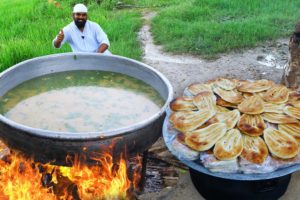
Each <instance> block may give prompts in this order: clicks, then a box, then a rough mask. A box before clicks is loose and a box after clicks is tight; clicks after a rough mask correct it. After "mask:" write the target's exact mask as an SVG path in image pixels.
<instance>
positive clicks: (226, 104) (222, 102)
mask: <svg viewBox="0 0 300 200" xmlns="http://www.w3.org/2000/svg"><path fill="white" fill-rule="evenodd" d="M217 105H219V106H223V107H227V108H237V104H233V103H229V102H227V101H225V100H224V99H222V98H221V97H219V96H217Z"/></svg>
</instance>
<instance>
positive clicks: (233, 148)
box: [214, 129, 243, 160]
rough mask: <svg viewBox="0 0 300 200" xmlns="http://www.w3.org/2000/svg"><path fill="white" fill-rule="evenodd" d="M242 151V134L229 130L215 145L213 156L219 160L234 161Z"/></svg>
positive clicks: (235, 130)
mask: <svg viewBox="0 0 300 200" xmlns="http://www.w3.org/2000/svg"><path fill="white" fill-rule="evenodd" d="M242 151H243V141H242V134H241V133H240V131H239V130H237V129H231V130H229V131H227V133H226V134H225V135H224V136H223V137H222V138H221V139H220V140H219V141H218V142H217V143H216V144H215V147H214V155H215V156H216V158H218V159H219V160H233V159H236V158H237V157H238V156H239V155H240V154H241V153H242Z"/></svg>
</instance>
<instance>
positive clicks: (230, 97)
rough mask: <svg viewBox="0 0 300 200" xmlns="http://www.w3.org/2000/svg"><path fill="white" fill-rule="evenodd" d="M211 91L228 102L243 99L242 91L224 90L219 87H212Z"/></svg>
mask: <svg viewBox="0 0 300 200" xmlns="http://www.w3.org/2000/svg"><path fill="white" fill-rule="evenodd" d="M213 91H214V93H216V94H217V95H219V96H220V97H221V98H222V99H223V100H225V101H227V102H229V103H233V104H239V103H241V102H242V101H243V95H242V93H240V92H238V91H237V90H224V89H222V88H220V87H213Z"/></svg>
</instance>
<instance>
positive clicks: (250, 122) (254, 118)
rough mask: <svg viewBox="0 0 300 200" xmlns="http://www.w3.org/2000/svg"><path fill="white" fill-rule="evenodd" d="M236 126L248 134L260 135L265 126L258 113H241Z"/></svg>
mask: <svg viewBox="0 0 300 200" xmlns="http://www.w3.org/2000/svg"><path fill="white" fill-rule="evenodd" d="M237 127H238V128H239V129H240V131H241V132H242V133H245V134H247V135H249V136H260V135H262V134H263V131H264V130H265V128H266V127H267V126H266V124H265V122H264V120H263V118H262V117H261V116H260V115H248V114H243V115H242V117H241V118H240V121H239V122H238V124H237Z"/></svg>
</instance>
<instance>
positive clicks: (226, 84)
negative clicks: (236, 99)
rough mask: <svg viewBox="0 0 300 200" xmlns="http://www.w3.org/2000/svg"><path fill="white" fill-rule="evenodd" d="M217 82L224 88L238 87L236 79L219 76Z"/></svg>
mask: <svg viewBox="0 0 300 200" xmlns="http://www.w3.org/2000/svg"><path fill="white" fill-rule="evenodd" d="M215 84H216V85H217V86H218V87H220V88H222V89H224V90H233V89H235V87H236V81H235V80H233V79H227V78H218V79H217V80H216V81H215Z"/></svg>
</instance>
